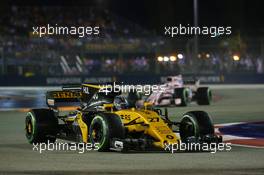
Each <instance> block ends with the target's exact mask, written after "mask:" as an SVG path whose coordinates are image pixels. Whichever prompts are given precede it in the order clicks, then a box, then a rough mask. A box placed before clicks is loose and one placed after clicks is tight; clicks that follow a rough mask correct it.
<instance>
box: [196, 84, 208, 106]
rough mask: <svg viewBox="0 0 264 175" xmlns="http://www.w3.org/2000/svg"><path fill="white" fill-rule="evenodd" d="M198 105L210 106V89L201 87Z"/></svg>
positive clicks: (197, 93) (197, 96) (198, 90)
mask: <svg viewBox="0 0 264 175" xmlns="http://www.w3.org/2000/svg"><path fill="white" fill-rule="evenodd" d="M196 99H197V104H198V105H210V103H211V101H212V91H211V90H210V89H209V88H208V87H200V88H198V89H197V92H196Z"/></svg>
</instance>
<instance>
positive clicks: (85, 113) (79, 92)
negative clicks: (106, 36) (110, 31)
mask: <svg viewBox="0 0 264 175" xmlns="http://www.w3.org/2000/svg"><path fill="white" fill-rule="evenodd" d="M107 88H108V87H107V86H99V85H93V84H82V85H81V86H79V87H63V88H62V90H59V91H48V92H47V94H46V101H47V105H48V107H49V108H44V109H32V110H31V111H29V112H28V113H27V116H26V120H25V125H26V126H25V127H26V138H27V140H28V141H29V143H31V144H33V143H47V142H48V141H49V142H55V141H56V138H59V139H64V140H70V141H74V142H82V143H93V144H95V143H96V144H98V150H99V151H109V150H117V151H130V150H136V151H137V150H144V151H146V150H164V148H165V145H166V144H178V143H180V142H185V143H188V142H196V143H203V142H206V143H218V142H221V138H220V137H218V136H216V135H215V133H214V127H213V124H212V122H211V120H210V118H209V116H208V114H207V113H206V112H203V111H191V112H188V113H186V114H184V115H183V117H182V120H181V121H180V122H173V121H171V120H170V119H169V118H168V112H167V110H166V109H165V110H161V109H156V108H153V107H152V106H151V104H150V103H144V107H142V108H136V107H135V106H133V104H129V103H128V102H127V99H126V98H125V97H123V96H122V95H121V92H109V91H107ZM104 89H106V91H104ZM105 92H107V93H105ZM75 103H77V104H78V109H77V110H75V111H72V112H69V113H68V114H66V115H62V114H61V113H62V112H61V111H59V110H58V107H59V106H60V105H63V106H64V105H67V104H71V105H72V104H75ZM59 120H60V122H59ZM173 128H177V131H178V132H179V134H175V130H173Z"/></svg>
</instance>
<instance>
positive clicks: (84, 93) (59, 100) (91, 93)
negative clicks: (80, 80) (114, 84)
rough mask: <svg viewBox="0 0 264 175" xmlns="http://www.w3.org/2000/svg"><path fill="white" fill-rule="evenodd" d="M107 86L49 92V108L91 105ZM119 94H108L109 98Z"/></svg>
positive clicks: (81, 87) (91, 85)
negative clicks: (82, 104) (83, 103)
mask: <svg viewBox="0 0 264 175" xmlns="http://www.w3.org/2000/svg"><path fill="white" fill-rule="evenodd" d="M108 88H109V87H108V86H107V85H94V84H82V85H81V86H64V87H62V90H58V91H48V92H47V93H46V103H47V105H48V107H52V108H56V107H61V106H80V104H81V103H82V102H85V103H89V102H90V101H91V100H92V99H93V98H96V94H101V95H102V94H103V93H104V92H105V90H107V89H108ZM111 95H113V96H115V95H117V94H112V93H108V94H107V96H111Z"/></svg>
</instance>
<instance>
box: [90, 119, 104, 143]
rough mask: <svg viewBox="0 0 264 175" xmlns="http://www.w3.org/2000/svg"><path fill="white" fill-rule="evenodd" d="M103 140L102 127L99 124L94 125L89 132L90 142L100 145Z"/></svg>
mask: <svg viewBox="0 0 264 175" xmlns="http://www.w3.org/2000/svg"><path fill="white" fill-rule="evenodd" d="M103 139H104V132H103V127H102V125H101V124H99V123H95V124H94V125H93V126H92V130H91V141H92V142H93V143H99V144H101V143H102V141H103Z"/></svg>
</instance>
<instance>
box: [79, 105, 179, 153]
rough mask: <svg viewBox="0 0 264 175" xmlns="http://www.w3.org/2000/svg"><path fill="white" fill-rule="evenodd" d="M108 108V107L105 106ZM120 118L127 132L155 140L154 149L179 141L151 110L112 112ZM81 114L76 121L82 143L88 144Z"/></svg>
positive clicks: (86, 129)
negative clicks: (138, 133)
mask: <svg viewBox="0 0 264 175" xmlns="http://www.w3.org/2000/svg"><path fill="white" fill-rule="evenodd" d="M107 107H109V106H107ZM113 113H115V114H117V115H118V116H120V118H121V120H122V122H123V124H124V127H125V128H126V129H127V130H128V132H144V134H146V135H149V136H151V137H153V138H154V140H156V141H155V142H154V143H153V144H154V146H155V147H159V148H164V147H165V144H174V143H178V142H179V141H180V138H178V137H177V136H176V134H175V133H174V132H173V131H172V129H171V128H170V127H169V126H168V125H167V124H166V123H165V122H164V121H163V119H162V118H161V117H160V116H159V115H158V114H157V113H156V112H154V111H152V110H145V109H135V108H131V109H124V110H120V111H113ZM81 115H82V114H81V113H78V114H77V117H76V120H77V122H78V124H79V126H80V129H81V133H82V138H83V142H85V143H87V142H88V126H87V125H86V123H85V122H83V120H82V116H81Z"/></svg>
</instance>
